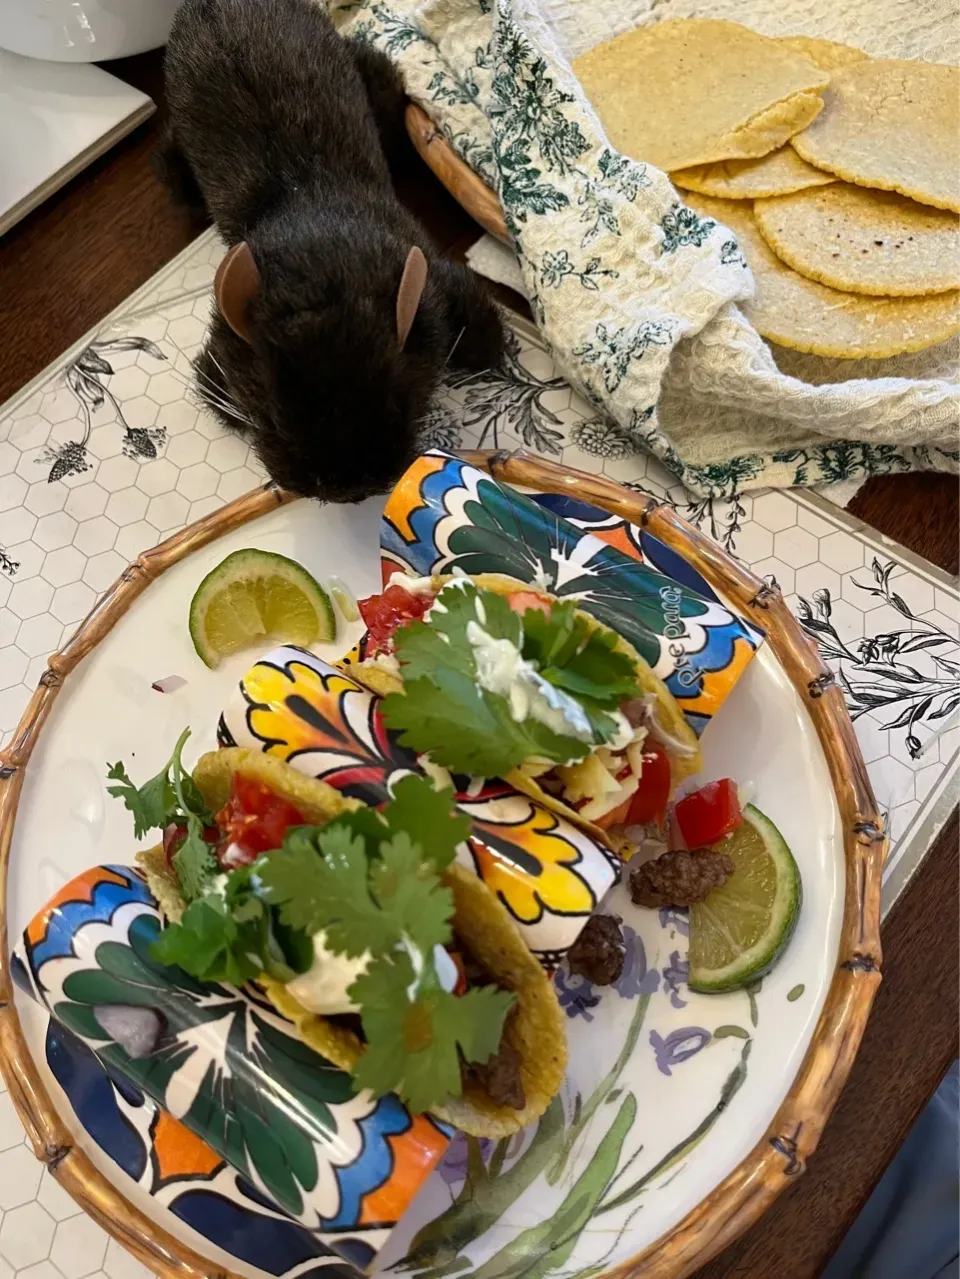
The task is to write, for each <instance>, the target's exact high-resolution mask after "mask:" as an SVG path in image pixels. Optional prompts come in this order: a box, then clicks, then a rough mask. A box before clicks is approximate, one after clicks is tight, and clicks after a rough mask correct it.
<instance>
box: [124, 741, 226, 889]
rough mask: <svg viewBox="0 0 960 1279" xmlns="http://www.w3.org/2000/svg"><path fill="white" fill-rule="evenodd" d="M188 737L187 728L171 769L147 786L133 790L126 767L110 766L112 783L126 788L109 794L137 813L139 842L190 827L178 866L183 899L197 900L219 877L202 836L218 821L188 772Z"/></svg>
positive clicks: (175, 859) (176, 856) (176, 861)
mask: <svg viewBox="0 0 960 1279" xmlns="http://www.w3.org/2000/svg"><path fill="white" fill-rule="evenodd" d="M189 736H190V730H189V728H185V729H184V730H183V732H182V733H181V734H180V736H179V737H178V738H177V743H176V745H175V746H174V748H173V754H172V755H171V756H170V759H169V760H168V761H167V763H166V766H165V767H164V768H163V769H162V770H161V771H160V772H159V773H158V774H157V775H156V777H151V778H150V780H149V781H148V782H145V783H144V784H143V786H140V787H137V786H135V785H134V783H133V782H132V781H131V780H130V777H129V776H128V774H127V771H126V769H125V768H124V766H123V764H122V762H118V763H116V764H108V765H107V770H108V771H107V777H108V779H109V780H110V781H116V782H120V783H121V785H119V786H108V787H107V793H108V794H110V795H114V796H115V797H116V798H117V799H122V800H123V803H124V806H125V807H126V808H127V809H128V810H129V811H130V812H131V813H132V814H133V832H134V836H135V837H136V838H137V839H142V838H143V836H144V835H146V834H147V832H148V831H151V830H163V828H164V827H165V826H168V825H170V824H171V823H175V824H176V825H178V826H185V827H186V836H185V838H184V840H183V842H182V843H181V845H180V847H179V848H178V849H177V851H176V853H175V854H174V856H173V864H174V866H175V867H176V871H177V874H178V876H179V877H180V887H181V888H182V889H183V895H184V897H186V899H187V901H193V900H194V899H195V898H197V897H200V896H201V895H202V894H203V892H204V890H205V888H206V887H207V885H208V883H209V881H210V879H211V878H212V876H213V875H215V874H216V872H217V863H216V859H215V858H214V856H213V853H212V852H211V849H210V846H209V844H208V843H207V841H206V840H205V839H204V836H203V832H204V827H205V826H209V825H210V824H211V823H212V822H213V814H212V813H210V811H209V810H208V808H207V806H206V804H205V803H204V799H203V796H202V795H201V794H200V791H199V789H198V787H197V784H196V783H195V782H194V780H193V778H192V777H191V776H190V774H189V773H188V772H186V771H185V769H184V767H183V758H182V757H183V748H184V746H185V745H186V742H187V738H188V737H189Z"/></svg>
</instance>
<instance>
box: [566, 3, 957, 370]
mask: <svg viewBox="0 0 960 1279" xmlns="http://www.w3.org/2000/svg"><path fill="white" fill-rule="evenodd" d="M574 71H575V72H576V74H577V75H578V77H579V79H580V81H581V83H582V84H583V87H584V90H585V92H586V93H587V96H588V97H589V98H590V100H591V101H592V103H593V105H594V107H595V109H596V111H597V113H598V115H599V116H600V119H601V120H602V122H603V125H604V128H605V130H606V132H607V135H608V137H609V138H610V141H611V142H612V143H613V144H614V145H615V146H617V147H618V148H619V149H620V150H621V151H623V152H625V153H626V154H627V155H630V156H632V157H634V158H635V159H638V160H645V161H647V162H648V163H651V164H654V165H656V166H657V167H658V168H660V169H663V170H665V171H666V172H668V173H669V174H670V176H671V178H672V180H673V182H674V183H675V184H676V185H677V186H678V187H680V188H682V189H683V192H684V199H685V201H686V203H687V204H688V205H689V206H690V208H692V209H693V210H694V211H695V212H696V213H698V214H699V215H701V216H702V217H704V218H708V219H712V220H713V221H715V222H717V223H720V224H722V225H724V226H726V227H729V228H730V229H731V231H733V232H734V234H735V235H736V238H737V242H738V244H739V249H740V251H741V252H742V254H743V256H744V258H745V260H746V263H747V265H749V266H750V268H751V270H752V271H753V275H754V279H755V282H756V294H755V296H754V298H753V299H752V300H751V301H750V302H748V303H746V304H744V306H743V310H744V312H745V314H746V315H747V317H748V319H749V320H750V321H751V322H752V323H753V325H754V326H755V328H756V329H757V330H758V331H759V332H760V333H761V334H763V336H764V337H766V338H769V339H770V340H771V341H773V342H777V343H779V344H780V345H781V346H785V347H791V348H793V349H795V350H798V351H807V352H810V353H812V354H815V355H824V356H839V357H846V358H861V357H872V358H877V359H879V358H884V357H888V356H893V355H900V354H903V353H905V352H909V351H919V350H922V349H924V348H926V347H930V346H934V345H936V344H938V343H940V342H943V341H945V340H946V339H947V338H949V337H951V336H952V335H953V334H955V333H957V332H958V331H960V217H958V216H957V214H958V211H960V69H958V68H957V67H952V66H946V65H943V64H940V63H932V62H921V61H899V60H878V59H872V58H869V57H868V56H867V55H866V54H865V53H863V52H861V51H860V50H859V49H854V48H851V47H850V46H848V45H842V44H835V43H833V42H832V41H827V40H819V39H815V38H812V37H807V36H787V37H782V38H780V39H772V38H769V37H766V36H761V35H758V34H757V33H756V32H753V31H750V30H748V29H747V28H746V27H742V26H740V25H738V24H737V23H733V22H725V21H720V20H714V19H671V20H667V21H664V22H661V23H658V24H656V25H653V26H649V27H642V28H639V29H638V30H636V31H631V32H628V33H627V34H626V35H623V36H619V37H617V39H615V40H611V41H609V42H607V43H606V44H602V45H599V46H597V48H595V49H592V50H590V52H589V53H587V54H585V55H584V56H583V57H581V58H579V59H578V60H577V61H576V62H575V63H574Z"/></svg>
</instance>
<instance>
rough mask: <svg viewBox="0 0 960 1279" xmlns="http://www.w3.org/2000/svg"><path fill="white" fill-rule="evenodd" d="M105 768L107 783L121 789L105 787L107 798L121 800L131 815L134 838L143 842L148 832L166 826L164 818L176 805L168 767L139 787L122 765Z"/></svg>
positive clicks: (165, 818) (117, 764) (120, 763)
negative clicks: (108, 781) (118, 784)
mask: <svg viewBox="0 0 960 1279" xmlns="http://www.w3.org/2000/svg"><path fill="white" fill-rule="evenodd" d="M107 768H108V771H107V777H108V779H109V780H110V781H116V782H121V783H122V785H120V786H108V787H107V794H108V795H113V796H114V797H115V798H116V799H122V800H123V803H124V806H125V807H126V808H127V809H128V810H129V811H130V812H131V813H132V814H133V833H134V837H135V838H136V839H143V837H144V835H146V833H147V831H150V830H154V829H162V828H163V827H164V826H165V825H166V824H167V814H168V813H169V812H170V811H171V810H172V809H173V807H174V805H175V803H176V796H175V795H174V793H173V787H172V786H171V785H170V780H169V777H168V773H169V771H170V765H169V763H167V764H166V765H165V766H164V768H163V771H162V772H160V773H158V774H157V775H156V777H151V778H150V780H149V781H148V782H145V783H144V784H143V786H140V787H137V786H135V785H134V784H133V782H132V781H131V780H130V777H129V776H128V774H127V771H126V769H125V768H124V766H123V763H122V761H119V760H118V761H117V763H116V764H109V765H108V766H107Z"/></svg>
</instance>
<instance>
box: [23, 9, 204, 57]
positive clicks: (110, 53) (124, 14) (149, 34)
mask: <svg viewBox="0 0 960 1279" xmlns="http://www.w3.org/2000/svg"><path fill="white" fill-rule="evenodd" d="M178 4H179V0H0V49H9V50H10V51H11V52H12V53H20V54H23V55H24V56H26V57H28V58H45V59H48V60H49V61H52V62H102V61H104V60H105V59H107V58H124V57H127V56H128V55H129V54H132V53H143V52H144V51H145V50H147V49H156V48H159V46H160V45H162V44H165V43H166V40H167V36H168V35H169V34H170V24H171V22H172V21H173V15H174V13H175V12H176V10H177V5H178Z"/></svg>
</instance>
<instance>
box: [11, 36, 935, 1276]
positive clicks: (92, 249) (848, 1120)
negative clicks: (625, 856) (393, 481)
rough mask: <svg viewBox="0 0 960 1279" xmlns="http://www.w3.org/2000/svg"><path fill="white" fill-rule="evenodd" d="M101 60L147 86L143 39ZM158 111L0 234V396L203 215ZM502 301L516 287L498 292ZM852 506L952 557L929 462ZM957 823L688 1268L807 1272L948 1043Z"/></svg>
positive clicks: (456, 229) (898, 1133)
mask: <svg viewBox="0 0 960 1279" xmlns="http://www.w3.org/2000/svg"><path fill="white" fill-rule="evenodd" d="M108 69H109V70H111V71H112V72H114V74H117V75H119V76H121V78H123V79H125V80H128V81H129V82H130V83H131V84H135V85H136V86H137V87H138V88H142V89H144V90H145V91H146V92H147V93H149V94H150V95H151V96H152V97H153V98H154V99H155V100H160V99H161V97H162V93H161V76H160V57H159V55H158V54H144V55H142V56H141V57H137V58H129V59H124V60H123V61H121V62H115V63H112V64H109V68H108ZM162 118H163V117H162V111H161V113H159V114H158V115H157V116H156V117H154V118H153V119H152V120H151V121H149V122H148V123H147V124H145V125H143V126H141V127H140V128H139V129H137V130H136V132H135V133H133V134H132V135H131V136H130V137H129V138H127V139H126V140H125V141H124V142H122V143H121V144H120V145H119V146H117V147H116V148H114V150H113V151H111V152H110V153H109V154H108V155H107V156H105V157H104V158H103V159H101V160H100V161H98V162H97V163H95V164H94V165H92V166H91V167H90V168H89V169H87V170H86V171H85V172H84V173H83V174H81V175H80V176H79V177H78V178H76V179H75V180H74V181H73V182H72V183H70V185H69V186H68V187H66V188H65V189H64V190H62V191H61V192H59V193H58V194H57V195H55V196H54V197H53V198H52V199H51V200H49V201H48V202H47V203H46V204H45V205H43V206H42V207H41V208H40V209H38V210H36V211H35V212H34V213H33V214H32V215H31V216H30V217H28V218H27V219H26V220H25V221H24V222H22V223H21V224H20V225H19V226H17V227H15V228H14V229H13V230H12V231H10V232H9V233H8V234H7V235H6V236H5V237H4V238H3V239H0V353H2V355H0V403H2V402H3V401H4V400H6V399H8V398H9V397H10V396H11V395H13V394H14V393H15V392H16V391H17V390H19V389H20V387H22V386H23V385H24V384H25V383H26V382H28V381H29V380H30V379H31V378H33V377H35V376H36V374H38V373H39V372H40V371H41V370H42V369H43V368H44V367H45V366H46V365H47V364H49V363H50V362H51V361H52V360H54V359H55V358H56V357H57V356H58V355H60V354H62V352H63V351H64V350H65V349H66V348H67V347H68V346H70V345H71V344H72V343H73V342H75V341H77V339H78V338H80V337H82V336H83V334H84V333H85V332H87V330H88V329H90V328H92V327H94V326H95V325H96V324H97V323H99V322H100V321H101V320H102V319H103V317H104V316H105V315H106V314H107V313H108V312H109V311H111V310H113V308H114V307H116V306H118V305H119V304H120V303H121V302H123V300H124V299H125V298H126V297H128V296H129V295H130V294H131V293H132V292H133V291H134V290H135V289H137V288H139V287H140V286H141V285H142V284H143V283H144V282H145V281H146V280H147V279H149V277H150V276H151V275H153V274H154V272H156V271H158V270H159V269H160V268H161V267H162V266H164V265H165V264H166V263H167V262H168V261H169V260H170V259H171V258H172V257H173V256H174V255H175V254H176V253H179V252H180V250H181V249H183V248H185V247H186V245H187V244H189V242H190V241H191V240H192V239H193V238H194V237H195V236H196V235H198V234H199V233H200V231H202V230H203V225H202V224H200V223H197V222H193V221H191V220H190V218H189V217H187V216H186V215H185V214H184V213H183V212H181V211H180V210H178V209H176V208H174V207H173V205H172V204H171V202H170V199H169V198H168V196H167V194H166V192H165V191H164V190H163V189H162V188H161V187H160V186H159V185H158V183H157V181H156V179H155V178H154V176H153V173H152V171H151V168H150V151H151V149H152V147H153V144H154V141H155V140H156V136H157V131H158V128H159V127H160V124H161V123H162ZM397 185H398V189H399V190H400V194H401V196H402V198H403V199H404V200H405V201H406V202H407V203H408V204H409V205H410V206H411V207H412V208H413V209H414V211H415V212H416V213H418V214H419V215H420V216H421V217H422V218H423V220H424V221H425V222H426V223H427V225H428V226H429V228H430V230H431V231H432V232H433V234H434V236H435V238H436V239H437V241H438V243H439V245H440V247H442V248H443V249H445V250H446V251H448V252H450V253H455V254H457V253H462V252H463V251H464V250H465V249H466V248H467V247H469V245H470V244H471V243H472V242H473V241H474V240H475V239H476V238H477V236H478V234H479V228H478V227H477V226H476V225H475V224H474V223H473V222H472V221H471V220H470V218H469V217H467V215H466V214H465V213H464V212H463V211H462V210H461V209H460V208H459V206H458V205H456V204H455V203H454V201H453V200H452V199H451V198H450V197H449V196H448V195H447V194H446V192H445V191H443V189H442V188H441V187H440V186H439V185H438V184H437V182H436V181H435V180H434V179H433V177H432V175H431V174H430V173H429V172H428V171H427V169H426V168H424V167H423V166H422V165H421V164H420V162H419V161H418V160H417V159H416V157H415V156H413V155H411V158H410V161H409V163H408V165H407V167H406V168H405V170H404V171H403V172H402V173H400V174H399V175H398V179H397ZM509 298H512V299H513V301H514V304H517V303H519V299H518V298H517V297H516V295H514V294H510V295H508V300H509ZM850 510H851V511H852V512H853V514H855V515H857V516H859V517H860V518H861V519H863V520H865V521H866V522H867V523H868V524H871V525H872V526H873V527H874V528H877V529H879V530H880V531H881V532H883V533H886V534H888V535H889V536H891V537H893V538H895V539H896V540H897V541H899V542H902V543H903V544H904V545H905V546H908V547H910V549H911V550H913V551H916V552H918V553H919V554H920V555H923V556H925V557H926V558H927V559H929V560H932V561H933V562H934V563H935V564H939V565H940V566H941V567H943V568H946V569H948V570H949V571H950V572H951V573H956V572H957V571H958V565H957V559H958V538H957V531H958V518H960V516H958V487H957V482H956V479H954V478H952V477H949V476H943V475H910V476H896V477H889V478H882V479H874V480H871V481H870V482H869V483H868V484H866V485H865V486H864V487H863V489H862V490H861V491H860V493H859V494H858V495H857V498H856V499H855V501H854V502H853V504H852V505H851V507H850ZM957 845H958V829H957V818H956V813H954V816H953V819H952V821H951V822H950V823H949V824H948V826H947V828H946V829H945V830H944V831H943V832H942V834H941V837H940V838H939V840H938V841H937V843H936V845H935V846H934V848H933V849H932V851H931V852H930V853H929V855H928V856H927V857H926V859H925V861H924V863H923V866H922V867H921V869H920V871H919V872H918V874H917V875H916V876H915V878H914V879H913V881H912V882H911V884H910V885H909V886H908V888H907V889H906V891H905V892H904V894H903V895H902V897H901V898H900V900H899V901H898V903H897V905H896V906H895V907H894V909H893V911H892V912H891V915H890V918H889V919H888V920H887V923H886V926H885V928H884V934H883V949H884V981H883V985H882V986H881V988H880V993H879V995H878V997H877V1001H876V1004H875V1005H874V1011H873V1015H872V1017H871V1020H870V1024H869V1026H868V1028H867V1032H866V1036H865V1038H864V1041H863V1046H862V1048H861V1050H860V1055H859V1057H858V1059H857V1062H856V1065H855V1067H854V1069H853V1071H852V1073H851V1075H850V1080H849V1082H848V1084H847V1087H846V1091H845V1092H844V1094H843V1096H842V1097H841V1099H840V1102H839V1104H838V1105H837V1108H836V1110H835V1112H834V1114H833V1117H832V1119H831V1121H830V1124H829V1126H828V1128H827V1131H826V1133H825V1135H824V1137H823V1140H822V1142H821V1144H820V1149H819V1150H818V1152H817V1154H816V1156H815V1158H814V1159H813V1162H812V1164H811V1166H810V1168H809V1169H808V1171H807V1173H806V1175H805V1176H804V1177H803V1178H801V1180H800V1181H798V1183H797V1184H796V1185H795V1186H794V1187H792V1188H791V1189H790V1190H789V1191H788V1192H787V1193H786V1194H784V1195H783V1196H782V1197H781V1198H780V1199H779V1201H778V1202H777V1203H776V1205H775V1206H774V1207H773V1209H772V1210H771V1211H770V1212H769V1213H768V1214H767V1215H766V1216H765V1217H764V1218H763V1220H762V1221H761V1222H759V1223H758V1225H756V1226H755V1227H754V1228H753V1229H752V1230H751V1231H749V1232H748V1233H747V1234H746V1235H745V1236H744V1237H743V1238H742V1239H741V1240H739V1242H737V1243H735V1244H733V1245H732V1246H731V1247H730V1248H728V1249H727V1250H726V1251H725V1252H724V1253H722V1254H721V1256H720V1257H718V1258H717V1259H716V1260H715V1261H714V1262H712V1263H711V1264H710V1265H708V1266H706V1267H704V1268H703V1269H702V1270H701V1271H700V1279H735V1277H737V1276H756V1277H757V1279H772V1277H773V1276H776V1277H777V1279H813V1277H814V1276H816V1275H819V1273H820V1272H821V1270H822V1269H823V1266H824V1265H825V1263H826V1261H827V1260H828V1259H829V1257H830V1256H831V1255H832V1253H833V1251H834V1250H835V1248H836V1246H837V1244H838V1243H839V1241H840V1239H841V1238H842V1237H843V1234H844V1232H845V1231H846V1229H847V1227H848V1226H849V1225H850V1224H851V1222H852V1221H853V1219H854V1217H855V1216H856V1214H857V1212H858V1211H859V1209H860V1207H861V1206H862V1204H863V1203H864V1201H865V1200H866V1198H867V1196H868V1195H869V1193H870V1191H871V1190H872V1189H873V1187H874V1185H875V1184H876V1182H877V1180H878V1179H879V1177H880V1176H881V1174H882V1173H883V1171H884V1169H885V1168H886V1166H887V1164H888V1163H889V1162H890V1160H891V1158H892V1157H893V1155H894V1153H895V1152H896V1150H897V1148H898V1147H899V1145H900V1143H901V1142H902V1140H903V1138H904V1137H905V1135H906V1133H907V1131H908V1130H909V1128H910V1126H911V1124H912V1123H913V1121H914V1119H915V1118H916V1116H917V1114H918V1113H919V1111H920V1110H921V1109H922V1107H923V1106H924V1104H925V1103H926V1101H927V1099H928V1098H929V1097H930V1095H931V1093H932V1092H933V1091H934V1089H935V1088H936V1087H937V1085H938V1084H939V1082H940V1080H941V1078H942V1077H943V1075H944V1073H945V1071H946V1069H947V1067H948V1066H949V1065H950V1063H951V1062H952V1061H953V1059H954V1058H955V1057H956V1055H957V988H958V951H957V944H956V939H957V932H958V901H957V884H958V857H957Z"/></svg>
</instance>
